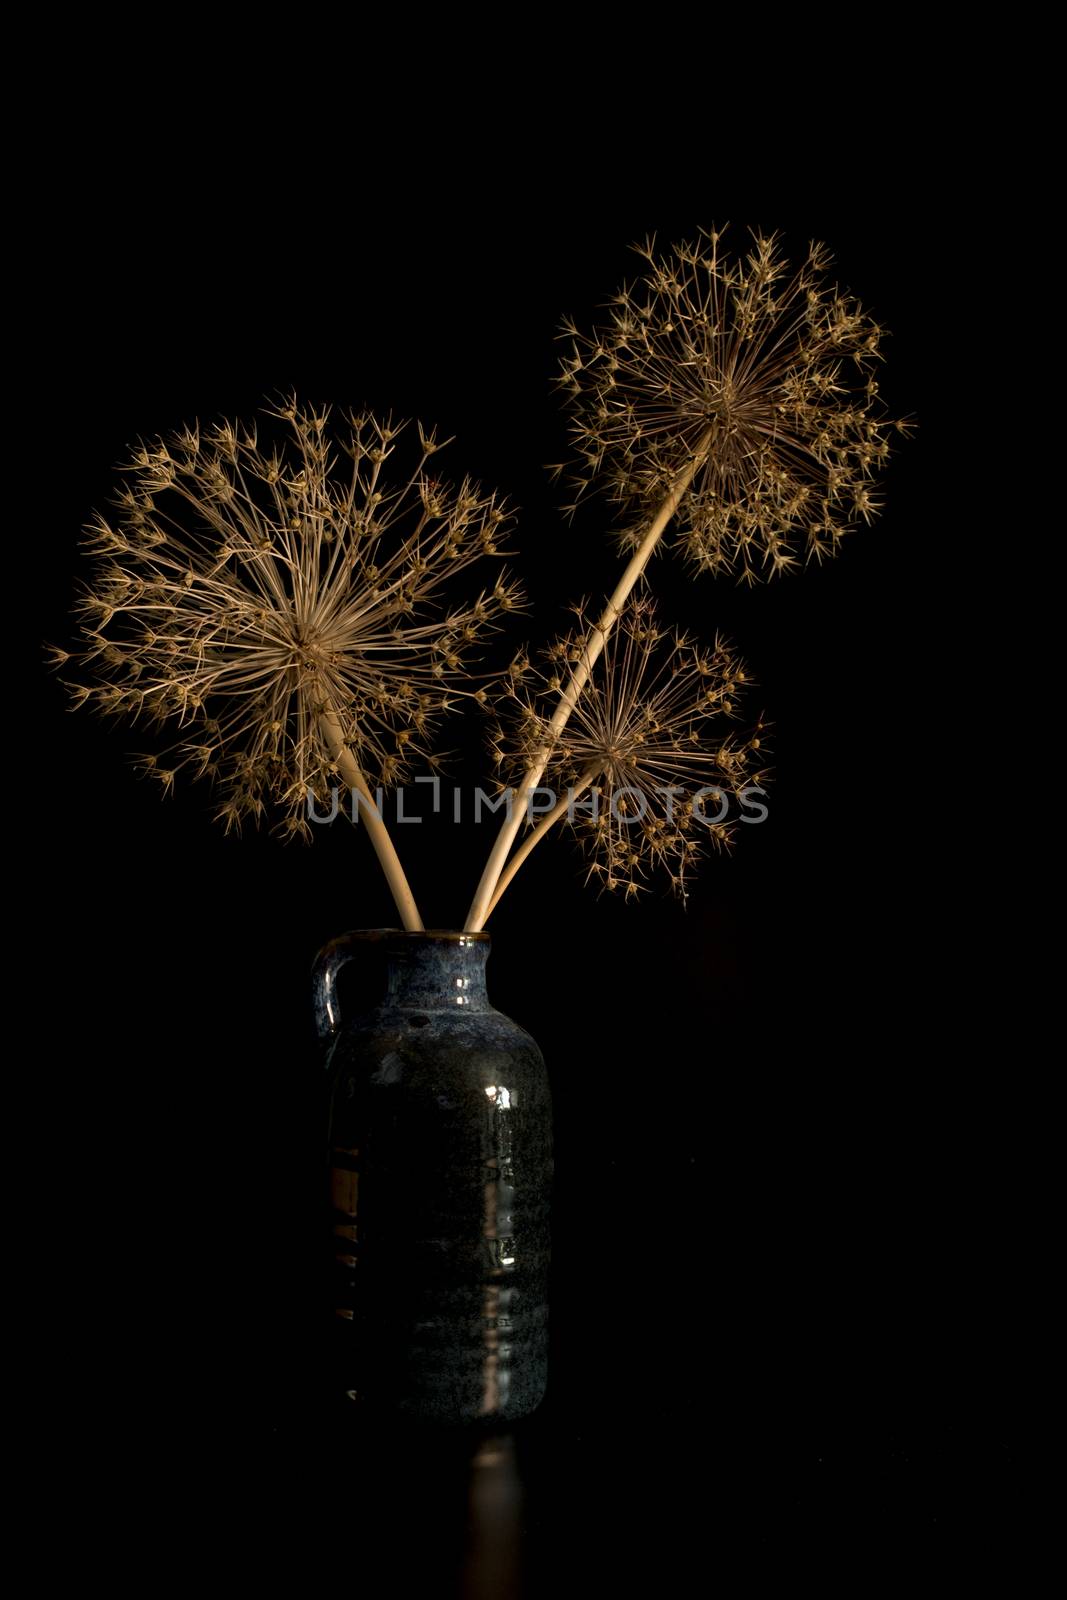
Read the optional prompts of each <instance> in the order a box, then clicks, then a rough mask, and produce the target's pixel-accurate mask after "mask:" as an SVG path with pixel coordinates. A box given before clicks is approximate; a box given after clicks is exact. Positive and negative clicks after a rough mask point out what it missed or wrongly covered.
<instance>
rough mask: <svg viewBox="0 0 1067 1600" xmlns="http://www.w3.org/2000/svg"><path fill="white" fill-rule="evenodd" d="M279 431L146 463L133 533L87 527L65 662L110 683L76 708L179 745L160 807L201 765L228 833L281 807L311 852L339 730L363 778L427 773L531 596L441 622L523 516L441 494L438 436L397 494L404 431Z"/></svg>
mask: <svg viewBox="0 0 1067 1600" xmlns="http://www.w3.org/2000/svg"><path fill="white" fill-rule="evenodd" d="M264 415H265V416H266V417H268V418H269V419H272V420H271V421H270V422H269V423H268V424H267V425H266V428H267V429H268V430H270V431H272V432H279V431H280V435H281V437H280V439H279V440H278V441H277V442H276V443H274V444H272V445H271V446H270V447H268V446H266V445H265V444H261V442H260V439H259V436H258V431H257V427H256V426H255V425H252V424H249V425H245V424H236V423H229V422H223V423H221V424H219V425H217V426H214V427H211V428H209V429H206V430H203V431H202V430H201V429H200V428H199V427H192V428H186V429H183V430H182V431H181V432H179V433H177V434H176V435H174V436H173V437H172V438H169V439H166V440H162V439H160V440H157V441H155V442H154V443H150V444H146V445H142V446H140V447H139V448H138V449H137V450H136V451H135V452H134V454H133V458H132V462H130V463H129V465H128V468H127V470H128V471H129V474H130V478H129V482H128V484H126V485H125V486H124V487H123V489H122V491H121V492H120V494H119V495H118V497H117V500H116V505H117V506H118V508H119V514H118V516H117V518H112V519H108V518H105V517H102V516H101V517H97V518H96V519H95V521H94V522H93V524H92V525H91V526H90V528H89V529H88V530H87V533H86V541H87V544H88V547H89V549H90V550H91V551H92V552H93V553H94V555H95V556H96V568H95V573H94V577H93V581H92V582H91V584H90V586H89V587H88V589H87V592H86V594H85V596H84V598H83V600H82V601H81V603H80V607H79V610H80V615H81V619H82V627H81V635H82V637H81V642H80V648H78V649H77V650H76V651H75V652H73V653H72V655H71V656H69V657H65V659H67V660H71V659H72V660H73V661H74V662H75V663H77V664H80V665H82V666H83V667H85V668H87V669H89V671H90V674H91V676H92V677H93V679H94V681H93V682H92V684H91V686H86V685H85V684H72V685H70V687H71V690H72V693H73V696H74V700H75V703H76V704H81V703H86V702H87V703H89V704H90V705H92V706H94V707H96V708H97V709H99V710H101V711H104V712H108V713H113V714H122V715H127V716H130V717H132V718H134V719H137V720H140V721H143V722H146V723H148V724H149V725H150V726H153V727H163V726H167V725H169V726H171V727H173V728H174V729H176V730H180V737H179V740H178V742H177V743H176V744H175V745H174V746H173V748H172V749H171V750H170V751H169V753H168V754H167V755H165V756H159V755H151V756H148V757H146V758H145V760H144V768H145V770H146V771H147V772H149V773H151V774H153V775H154V776H155V778H156V779H157V780H158V781H159V782H160V783H161V784H162V785H163V788H164V790H165V791H166V790H168V789H170V788H171V787H172V785H173V783H174V779H175V776H176V774H177V773H178V772H180V771H182V770H184V769H188V770H189V771H190V772H191V773H192V774H193V775H195V776H208V777H210V778H211V779H213V780H214V781H215V783H216V785H217V787H218V789H219V791H220V795H221V801H220V807H219V812H218V815H219V816H220V818H221V819H222V820H224V822H225V824H226V827H227V830H229V829H230V828H234V827H239V826H240V824H241V822H242V821H243V820H244V819H245V818H254V819H255V820H257V821H258V820H259V819H260V818H261V817H262V816H263V815H264V813H265V811H266V810H267V807H268V803H269V802H274V803H276V804H277V805H279V806H280V807H281V810H282V813H283V818H282V823H281V827H282V829H283V831H286V832H290V833H301V834H303V835H304V836H305V837H306V836H308V835H309V834H310V829H309V827H308V824H307V819H306V800H307V795H308V792H309V791H311V792H313V793H317V794H320V795H322V794H325V793H326V792H327V791H328V789H329V787H330V786H331V783H335V782H336V772H337V768H336V765H335V764H334V762H333V760H332V759H331V750H330V743H329V741H328V739H327V738H326V737H325V736H324V731H323V718H324V716H328V717H330V718H332V719H334V727H335V728H336V729H338V730H339V733H340V735H341V736H342V738H343V743H344V745H345V746H346V747H347V748H348V750H349V751H351V753H352V755H353V756H354V757H355V759H356V760H357V761H358V763H359V766H360V768H361V770H362V772H363V774H365V776H366V778H367V781H368V783H371V784H374V783H382V784H392V783H394V782H396V781H398V780H399V779H400V778H402V777H403V776H404V775H405V774H406V772H407V771H408V770H409V769H410V766H411V764H412V763H413V762H414V761H415V760H416V759H417V760H418V761H419V762H420V763H423V762H432V761H433V760H434V754H433V752H432V750H431V749H430V747H429V744H428V740H429V737H430V734H431V731H432V728H433V726H434V723H435V720H436V719H437V717H438V716H439V714H440V713H442V712H444V711H446V710H447V709H449V707H450V703H451V700H452V698H453V697H462V696H466V695H469V694H470V693H471V692H472V691H471V688H470V683H471V679H470V676H469V674H468V675H466V676H461V675H462V674H463V672H464V665H465V661H466V659H467V657H468V656H469V654H470V650H471V646H472V645H473V644H474V642H475V641H476V640H477V639H479V638H480V637H481V636H482V635H483V634H484V633H485V632H486V630H487V629H488V628H490V627H491V626H492V620H493V619H494V618H495V617H496V616H497V615H498V614H499V613H500V612H501V611H505V610H509V609H511V608H512V607H513V606H515V605H516V604H517V603H518V591H517V589H516V588H515V587H514V586H513V585H512V584H511V583H510V582H509V581H508V580H507V579H506V577H505V576H503V575H501V576H499V577H498V578H497V580H496V581H495V583H493V584H492V585H490V586H489V587H487V588H484V589H483V590H482V592H481V593H480V594H479V595H478V596H477V598H476V599H474V600H473V601H470V602H467V603H464V604H461V605H458V606H454V607H453V608H452V609H448V610H444V611H443V612H442V610H441V606H440V600H441V590H442V586H443V585H444V584H445V583H446V582H447V580H449V579H451V578H453V577H454V576H455V575H456V574H457V573H459V572H462V571H463V570H464V568H466V567H468V566H470V565H471V563H472V562H474V561H477V560H478V559H480V558H481V557H483V556H495V555H499V554H501V553H502V552H501V550H500V541H501V538H502V536H503V532H504V528H505V525H506V523H507V521H508V519H509V515H510V514H509V513H508V512H507V511H506V510H505V508H504V506H503V505H501V504H499V503H498V501H497V498H496V496H494V495H491V494H490V495H484V494H482V493H481V492H480V490H479V488H478V487H477V486H476V485H474V484H473V483H471V482H470V481H469V480H467V479H465V480H464V481H463V483H462V484H461V485H460V486H459V487H458V488H449V487H446V486H445V485H444V484H443V483H441V482H440V480H439V479H437V478H436V477H435V476H434V475H433V474H432V473H431V472H430V471H429V470H428V463H429V460H430V458H431V456H432V455H433V454H434V453H435V452H436V451H437V450H438V449H439V448H441V447H442V446H441V445H439V444H438V442H437V440H436V439H435V438H434V437H433V435H432V434H427V433H426V432H425V431H424V429H423V428H422V426H421V425H418V437H419V446H420V448H419V451H418V452H417V455H418V459H417V462H416V464H415V466H414V469H413V470H412V471H411V472H410V473H408V474H407V475H406V476H400V477H398V478H397V479H396V481H395V482H394V481H391V476H390V465H389V463H390V457H391V456H392V454H393V452H394V449H395V448H396V446H395V444H394V441H395V440H396V438H397V435H398V434H399V433H400V432H401V430H402V428H404V427H405V426H406V424H403V423H396V422H393V421H392V420H391V419H387V420H385V421H378V420H376V419H375V418H374V417H373V416H371V415H369V414H363V415H358V416H351V417H349V418H348V419H347V422H348V426H347V428H345V429H344V430H337V438H336V443H334V441H333V437H332V430H331V429H330V428H329V427H328V414H327V413H316V412H314V411H312V410H309V409H307V408H305V407H302V406H298V405H297V403H296V401H295V399H294V400H291V401H289V402H286V403H282V404H281V405H280V406H279V407H278V408H276V409H275V408H266V409H265V412H264ZM339 453H340V454H343V456H344V457H346V458H347V460H346V461H345V462H344V464H343V466H342V465H340V464H339ZM414 454H416V452H413V455H414ZM339 748H340V747H339V746H335V753H336V752H337V750H339Z"/></svg>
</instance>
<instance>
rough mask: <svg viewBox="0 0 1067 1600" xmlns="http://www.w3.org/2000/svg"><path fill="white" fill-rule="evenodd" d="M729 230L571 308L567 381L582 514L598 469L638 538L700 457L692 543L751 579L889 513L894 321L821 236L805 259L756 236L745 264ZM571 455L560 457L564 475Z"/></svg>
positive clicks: (711, 565) (686, 538)
mask: <svg viewBox="0 0 1067 1600" xmlns="http://www.w3.org/2000/svg"><path fill="white" fill-rule="evenodd" d="M721 239H722V230H715V229H711V230H710V231H708V230H701V232H700V234H699V237H698V239H697V241H696V243H695V244H680V245H676V246H675V247H674V248H673V250H672V251H671V252H670V253H669V254H667V255H666V256H663V257H658V256H657V255H656V253H655V246H654V241H652V240H649V241H647V242H646V243H645V244H644V245H637V246H635V247H634V248H635V249H636V251H637V253H638V254H639V255H640V256H641V257H642V258H643V259H644V260H645V261H646V262H647V268H646V269H645V272H644V276H643V277H642V278H641V279H640V281H639V283H638V284H637V285H636V286H635V287H633V288H626V287H624V288H623V290H622V292H621V293H620V294H618V295H616V296H615V299H614V301H613V302H612V306H613V309H612V311H611V317H610V321H609V322H608V323H607V325H606V326H603V327H599V328H597V329H595V330H594V332H593V333H591V334H583V333H581V332H579V330H578V328H577V327H576V326H575V324H574V323H573V322H571V321H567V322H565V323H564V325H563V335H564V336H566V337H568V338H569V339H570V340H571V351H570V354H569V355H568V356H567V357H566V358H564V360H563V361H562V363H561V373H560V376H559V378H558V380H557V381H558V383H559V384H560V385H561V386H562V387H563V389H564V390H565V391H566V393H567V394H568V396H569V397H570V399H571V402H572V404H573V410H574V419H573V422H572V428H571V433H572V438H573V441H574V443H575V446H576V449H577V452H578V454H579V456H580V458H581V462H582V468H581V470H580V471H579V472H578V473H577V474H575V475H574V477H573V482H574V484H575V486H576V487H577V490H578V495H577V499H576V500H575V502H574V504H572V505H571V506H569V507H567V508H566V509H567V510H568V511H569V512H571V513H573V511H574V510H575V508H576V506H577V504H578V503H579V502H580V501H581V499H582V498H583V496H584V495H585V494H586V493H587V491H588V490H589V489H590V488H591V487H592V486H593V485H594V482H597V483H601V484H603V485H604V487H605V488H606V490H607V493H608V495H609V498H610V499H611V500H612V501H613V502H615V503H619V504H624V505H627V506H629V507H632V508H633V510H634V513H635V520H634V521H632V522H630V523H629V524H628V525H627V526H626V527H625V528H623V529H622V530H621V532H620V535H619V537H620V540H621V542H622V545H623V548H624V549H630V548H633V547H634V546H635V545H636V544H638V543H639V541H640V538H641V536H642V533H643V530H644V526H645V525H647V522H648V519H649V517H650V516H651V515H653V514H654V513H655V511H656V510H657V509H658V508H659V506H660V505H661V503H662V502H663V500H664V498H665V497H666V495H667V493H668V492H669V490H670V488H671V485H672V483H673V481H674V480H675V479H676V477H677V475H678V474H679V473H680V472H681V471H682V470H683V469H684V468H685V467H686V466H687V465H689V464H690V463H691V462H692V461H693V459H694V456H699V457H700V458H701V465H700V466H699V467H698V469H697V471H696V473H695V476H694V478H693V482H692V487H691V488H690V489H689V491H688V493H687V494H686V496H685V498H684V499H683V501H682V504H681V506H680V508H679V511H678V514H677V516H678V520H677V527H678V542H679V543H680V544H681V547H682V548H683V550H684V552H685V554H686V555H687V556H688V558H689V559H690V560H691V561H692V562H693V563H694V565H695V566H697V567H698V568H700V569H703V570H705V571H708V572H712V573H719V572H734V573H736V575H737V576H738V578H739V580H741V581H744V582H748V583H752V582H755V581H757V580H759V579H767V578H771V577H774V576H775V575H776V574H778V573H781V572H785V571H787V570H788V569H789V568H791V567H795V566H796V565H797V564H798V562H799V559H800V556H801V554H803V556H804V558H805V560H811V559H812V558H813V557H814V558H815V559H816V560H820V561H821V560H822V558H823V557H824V556H829V555H834V554H836V552H837V549H838V546H839V544H840V541H841V539H842V537H843V535H844V534H845V533H847V532H850V531H851V530H852V529H853V528H854V527H855V526H856V525H857V523H858V520H859V519H860V518H862V519H863V521H864V522H869V521H870V520H871V517H872V515H873V514H874V513H875V512H876V511H877V510H878V509H879V502H878V500H877V497H876V494H875V491H874V488H873V479H874V477H875V474H876V472H877V471H878V469H880V468H881V467H882V466H883V464H884V463H885V461H886V458H887V456H888V453H889V442H888V441H889V436H890V434H891V433H892V431H893V429H894V428H896V429H898V430H900V431H902V432H903V431H906V429H907V428H908V427H909V426H910V424H908V423H906V422H897V423H893V422H890V421H888V420H887V419H886V417H885V414H884V406H883V405H882V402H881V401H880V400H879V395H878V384H877V382H876V380H875V377H874V371H875V368H876V364H877V362H878V360H879V359H880V358H879V346H880V344H881V341H882V339H883V337H884V330H883V329H882V328H880V327H879V326H878V324H877V323H875V322H873V321H872V320H871V319H870V318H869V317H868V316H867V315H866V314H865V313H864V311H863V310H862V308H861V307H860V305H859V304H858V303H857V301H856V300H854V299H853V298H852V297H851V296H850V295H848V294H845V293H844V292H842V291H841V290H840V289H838V288H837V287H836V286H834V285H833V284H832V283H831V282H830V281H829V280H828V279H827V277H826V273H827V269H828V267H829V264H830V257H829V255H828V254H827V252H826V250H825V248H824V247H823V246H822V245H820V244H813V245H811V247H810V249H809V252H808V255H807V259H806V260H805V262H804V264H803V266H802V267H801V268H800V269H799V271H796V272H793V271H791V270H790V269H789V267H788V266H787V263H786V262H785V261H784V260H783V259H782V257H781V255H780V253H779V250H778V245H777V236H776V235H772V236H769V237H765V236H763V235H762V234H759V233H753V234H752V236H751V239H752V242H751V248H750V249H749V251H748V253H747V254H746V255H744V256H743V258H741V259H739V260H736V261H733V260H730V259H729V258H728V257H727V256H725V255H724V254H723V252H722V250H721V248H720V241H721ZM562 470H563V469H562V467H558V466H557V467H556V468H555V469H554V471H555V473H556V475H557V476H558V474H559V473H560V472H561V471H562Z"/></svg>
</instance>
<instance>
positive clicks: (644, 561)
mask: <svg viewBox="0 0 1067 1600" xmlns="http://www.w3.org/2000/svg"><path fill="white" fill-rule="evenodd" d="M710 442H711V430H710V429H709V430H708V431H707V433H706V434H705V436H704V437H703V438H702V439H701V440H698V442H697V448H696V452H695V453H694V456H693V459H692V461H690V463H689V465H688V466H687V467H686V468H685V469H684V470H683V471H682V472H681V473H680V474H679V476H678V478H677V481H676V482H675V484H674V487H673V488H672V489H671V492H670V494H669V495H668V496H667V498H666V500H665V501H664V502H663V504H662V506H661V507H660V509H659V511H658V513H657V514H656V516H655V517H654V518H653V520H652V524H651V526H650V528H649V529H648V532H647V533H646V534H645V537H644V539H643V540H642V541H641V544H640V546H639V547H638V549H637V551H636V552H635V554H634V555H633V556H632V557H631V559H630V561H629V563H628V564H627V567H626V570H625V572H624V573H623V575H622V577H621V578H620V579H619V582H618V583H617V584H616V586H615V591H614V593H613V594H612V596H611V599H610V600H609V601H608V603H607V605H606V606H605V607H604V610H603V612H602V614H601V616H600V619H599V621H598V622H597V624H596V626H595V627H594V628H592V629H591V630H590V632H589V636H588V638H587V640H586V643H585V647H584V649H583V650H582V653H581V659H580V660H579V662H578V664H577V665H576V666H575V668H574V670H573V671H572V673H571V675H570V678H569V680H568V682H567V684H566V687H565V688H564V689H563V692H562V693H561V695H560V700H559V705H558V707H557V708H556V712H555V715H554V716H553V718H552V720H551V722H550V723H549V725H548V728H547V730H546V737H545V741H544V743H543V744H542V745H541V746H540V747H539V748H538V750H537V751H536V752H535V754H534V756H533V758H532V759H531V761H530V764H529V766H528V767H527V769H526V773H525V776H524V777H523V780H522V782H521V783H520V785H519V787H518V789H517V790H516V791H515V792H514V794H513V796H512V809H511V815H510V816H509V817H507V818H506V819H505V821H504V824H503V826H502V828H501V830H500V833H499V834H498V836H497V840H496V843H495V844H494V846H493V849H492V851H491V853H490V856H489V860H488V861H487V862H486V864H485V871H484V872H483V873H482V877H481V881H480V883H479V884H478V888H477V890H476V891H475V895H474V899H473V901H472V902H471V908H470V911H469V912H468V913H467V921H466V923H465V928H466V931H467V932H469V933H478V932H479V931H480V930H481V929H482V928H484V926H485V923H486V919H487V918H488V916H489V910H490V906H491V904H492V901H493V896H494V895H495V893H496V887H497V884H498V882H499V881H500V877H501V874H502V873H503V871H504V866H505V863H506V862H507V858H508V855H509V853H510V851H511V847H512V845H513V844H514V843H515V840H516V838H517V836H518V832H519V829H520V828H521V827H522V823H523V818H524V815H525V812H526V807H527V804H528V802H529V799H530V795H531V794H532V793H533V791H534V790H535V789H536V788H537V786H538V784H539V783H540V782H541V778H542V777H543V775H544V770H545V766H546V764H547V762H548V758H549V756H550V754H551V752H552V749H553V745H554V742H555V740H556V738H557V737H558V735H559V734H560V733H561V732H562V730H563V729H564V728H565V727H566V725H567V722H568V720H569V718H570V715H571V712H572V711H573V710H574V707H575V705H576V704H577V701H578V696H579V695H580V694H581V692H582V690H583V689H584V688H585V685H586V684H587V683H588V681H589V674H590V673H591V672H592V670H593V668H594V666H595V665H596V663H597V661H598V660H599V658H600V654H601V651H602V650H603V649H604V646H605V644H606V643H607V641H608V637H609V635H610V633H611V630H612V628H613V627H614V626H615V624H616V622H617V621H618V619H619V617H620V616H621V615H622V610H623V607H624V606H625V604H626V601H627V600H628V599H629V597H630V595H631V594H632V592H633V589H634V586H635V585H636V583H637V582H638V580H639V578H640V577H641V575H642V573H643V572H644V570H645V568H646V567H647V565H648V563H649V561H650V560H651V557H652V552H653V551H654V550H655V548H656V546H657V544H658V543H659V541H660V539H661V538H662V537H663V534H664V531H665V530H666V528H667V525H668V523H669V522H670V520H671V518H672V517H673V515H674V513H675V511H676V510H677V509H678V505H679V502H680V501H681V499H682V496H683V495H684V494H685V491H686V490H687V489H688V487H689V485H690V483H691V482H692V481H693V475H694V473H695V472H696V471H697V468H698V467H699V466H700V464H701V462H702V460H703V459H704V455H705V454H706V451H707V448H708V445H709V444H710Z"/></svg>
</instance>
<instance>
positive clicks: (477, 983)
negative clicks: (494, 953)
mask: <svg viewBox="0 0 1067 1600" xmlns="http://www.w3.org/2000/svg"><path fill="white" fill-rule="evenodd" d="M385 954H386V964H387V975H388V987H387V989H386V998H385V1004H386V1005H387V1006H394V1007H397V1008H398V1009H399V1010H402V1011H456V1010H463V1011H487V1010H489V1009H490V1006H489V996H488V994H487V992H486V987H485V963H486V959H487V957H488V955H489V940H488V938H487V937H486V936H485V935H471V936H467V935H463V934H432V933H431V934H417V933H411V934H404V935H401V936H400V937H398V938H397V939H395V940H390V942H389V944H388V945H387V947H386V952H385Z"/></svg>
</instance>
